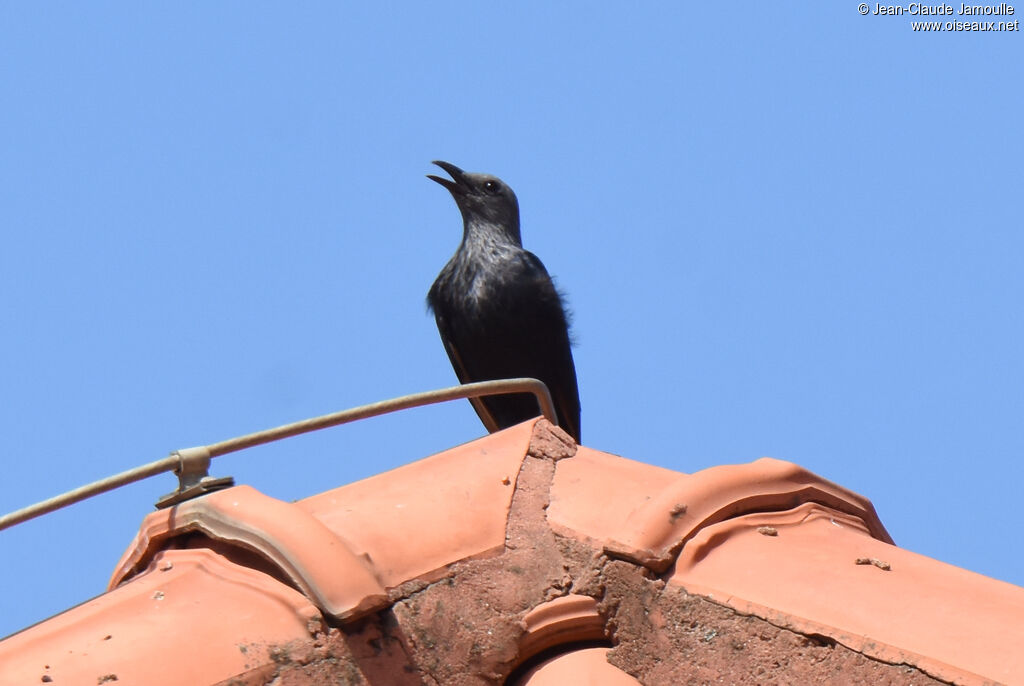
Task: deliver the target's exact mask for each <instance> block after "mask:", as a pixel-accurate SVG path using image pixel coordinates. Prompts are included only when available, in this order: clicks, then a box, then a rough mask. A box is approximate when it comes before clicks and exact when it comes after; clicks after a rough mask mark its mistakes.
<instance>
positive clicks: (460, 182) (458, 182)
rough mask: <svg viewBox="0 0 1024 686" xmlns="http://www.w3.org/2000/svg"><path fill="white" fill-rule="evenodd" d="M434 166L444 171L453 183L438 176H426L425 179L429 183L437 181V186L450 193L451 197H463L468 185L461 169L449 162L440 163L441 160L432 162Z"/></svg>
mask: <svg viewBox="0 0 1024 686" xmlns="http://www.w3.org/2000/svg"><path fill="white" fill-rule="evenodd" d="M434 164H436V165H437V166H439V167H441V169H444V170H445V171H446V172H448V174H450V175H451V177H452V178H453V179H454V181H449V180H448V179H445V178H442V177H440V176H434V175H433V174H427V178H428V179H430V180H431V181H437V182H438V183H439V184H441V185H442V186H444V187H445V188H447V189H448V190H449V192H451V194H452V195H465V194H466V191H467V190H468V184H467V183H466V174H465V172H463V171H462V170H461V169H459V168H458V167H456V166H455V165H454V164H452V163H451V162H442V161H441V160H434Z"/></svg>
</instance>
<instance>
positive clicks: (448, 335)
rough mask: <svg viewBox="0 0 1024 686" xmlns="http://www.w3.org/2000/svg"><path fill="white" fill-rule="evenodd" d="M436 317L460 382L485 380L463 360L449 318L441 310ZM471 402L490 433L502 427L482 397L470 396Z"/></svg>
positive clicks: (443, 341) (445, 346)
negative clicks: (473, 372)
mask: <svg viewBox="0 0 1024 686" xmlns="http://www.w3.org/2000/svg"><path fill="white" fill-rule="evenodd" d="M434 318H435V319H436V320H437V330H438V331H439V332H440V334H441V343H443V344H444V349H445V352H447V353H448V359H449V360H451V363H452V369H454V370H455V376H456V377H458V379H459V383H472V382H473V381H481V380H483V379H482V377H480V376H478V375H474V374H472V373H471V371H470V370H469V369H468V368H467V367H466V364H465V362H463V360H462V355H460V354H459V348H458V346H457V344H456V340H458V334H457V333H456V332H455V331H454V329H453V327H452V325H451V323H450V321H449V318H448V317H446V316H445V315H444V314H442V313H441V311H440V310H435V312H434ZM469 402H470V403H472V405H473V409H474V410H476V413H477V416H479V417H480V421H481V422H483V425H484V428H485V429H487V432H488V433H494V432H495V431H498V430H500V429H501V427H500V426H499V425H498V421H497V420H496V419H495V418H494V415H493V414H492V413H491V411H490V409H488V407H487V406H486V405H484V403H483V399H482V398H470V399H469Z"/></svg>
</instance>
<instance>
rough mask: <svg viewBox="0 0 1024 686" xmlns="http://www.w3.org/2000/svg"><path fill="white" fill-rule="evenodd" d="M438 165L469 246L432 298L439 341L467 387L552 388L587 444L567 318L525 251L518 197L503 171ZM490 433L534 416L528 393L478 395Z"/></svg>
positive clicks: (567, 422) (570, 428) (558, 408)
mask: <svg viewBox="0 0 1024 686" xmlns="http://www.w3.org/2000/svg"><path fill="white" fill-rule="evenodd" d="M434 164H436V165H437V166H438V167H440V168H441V169H443V170H444V171H446V172H448V175H449V176H451V180H449V179H446V178H444V177H440V176H434V175H433V174H428V175H427V178H429V179H431V180H432V181H436V182H437V183H439V184H441V185H442V186H444V187H445V188H447V189H448V191H449V192H450V193H451V194H452V197H453V198H454V199H455V204H456V205H457V206H458V208H459V211H460V212H461V213H462V221H463V229H462V242H461V243H459V247H458V249H457V250H456V251H455V254H454V255H453V256H452V258H451V259H450V260H449V261H448V263H447V264H446V265H445V266H444V268H443V269H442V270H441V273H440V274H438V276H437V279H436V280H435V281H434V283H433V285H432V286H431V287H430V291H429V292H428V294H427V307H428V308H429V309H430V310H431V311H432V312H433V313H434V318H435V320H436V321H437V330H438V332H439V333H440V334H441V342H442V343H443V344H444V348H445V350H446V351H447V352H448V358H449V359H450V360H451V363H452V367H454V369H455V375H456V376H457V377H458V378H459V381H460V382H461V383H471V382H474V381H490V380H493V379H509V378H516V377H532V378H535V379H540V380H541V381H543V382H544V384H545V385H547V387H548V390H549V391H550V392H551V398H552V401H553V403H554V406H555V414H556V419H557V423H558V425H559V426H560V427H561V428H562V429H564V430H565V431H566V432H567V433H568V434H569V435H570V436H572V437H573V439H574V440H575V441H576V443H577V444H578V443H579V442H580V396H579V388H578V384H577V381H576V365H575V363H574V362H573V357H572V341H571V338H570V332H569V316H568V315H567V313H566V308H565V304H564V302H563V298H562V295H561V293H559V291H558V289H557V288H556V287H555V284H554V282H553V281H552V279H551V276H550V275H549V274H548V271H547V269H545V268H544V264H543V263H542V262H541V261H540V259H538V258H537V256H536V255H534V254H533V253H531V252H529V251H528V250H524V249H523V241H522V236H521V233H520V227H519V201H518V199H517V198H516V194H515V193H514V192H513V191H512V189H511V188H510V187H509V186H508V184H506V183H505V182H503V181H502V180H501V179H499V178H498V177H496V176H492V175H490V174H476V173H469V172H464V171H463V170H461V169H459V168H458V167H456V166H455V165H454V164H451V163H450V162H443V161H440V160H435V161H434ZM470 402H472V404H473V408H474V409H475V410H476V413H477V414H478V415H479V416H480V420H481V421H482V422H483V424H484V426H485V427H486V428H487V430H488V431H490V432H494V431H498V430H500V429H504V428H507V427H509V426H513V425H515V424H518V423H520V422H524V421H526V420H528V419H532V418H533V417H536V416H537V414H538V411H537V403H536V400H535V399H534V398H533V397H532V396H530V395H525V394H515V395H500V396H487V397H481V398H471V399H470Z"/></svg>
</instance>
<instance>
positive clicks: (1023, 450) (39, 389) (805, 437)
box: [0, 1, 1024, 636]
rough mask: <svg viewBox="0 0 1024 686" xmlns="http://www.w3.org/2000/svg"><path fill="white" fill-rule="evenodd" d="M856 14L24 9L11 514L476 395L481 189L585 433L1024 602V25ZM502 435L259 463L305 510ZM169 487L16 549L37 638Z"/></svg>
mask: <svg viewBox="0 0 1024 686" xmlns="http://www.w3.org/2000/svg"><path fill="white" fill-rule="evenodd" d="M910 20H911V18H910V17H907V16H904V17H880V16H871V15H869V16H861V15H860V14H859V13H858V12H857V4H856V3H854V2H845V1H844V2H827V3H800V4H798V5H795V4H786V3H753V2H746V3H732V4H723V3H715V4H704V5H698V4H696V3H692V4H691V3H687V4H683V3H637V4H631V5H621V6H616V7H615V8H607V9H606V8H603V7H599V6H597V5H594V4H593V3H579V2H572V3H557V4H556V3H543V4H542V3H517V4H512V3H507V4H505V5H500V4H494V3H483V4H480V6H479V7H473V6H469V5H468V4H467V3H449V2H432V3H428V4H416V5H412V4H411V3H410V6H404V5H401V4H394V3H390V4H384V3H360V4H358V5H357V4H351V5H349V4H345V3H302V4H301V6H295V5H285V4H279V3H277V4H273V5H272V4H269V3H240V2H228V3H218V4H211V3H177V4H175V5H174V6H173V8H172V7H171V6H169V5H163V6H157V5H153V4H142V5H139V4H130V5H129V4H117V3H89V4H88V5H83V4H78V3H47V4H45V6H44V5H37V4H30V3H21V4H11V3H8V4H6V5H4V6H3V8H0V25H2V26H3V33H4V36H3V40H2V41H0V89H2V92H3V93H4V99H5V105H4V107H3V108H0V137H2V150H3V154H2V155H0V221H2V226H3V228H4V248H3V250H2V251H0V296H2V297H0V379H2V388H3V393H4V395H5V403H4V405H5V410H4V412H3V413H0V433H2V435H3V438H4V449H5V453H6V455H5V457H4V471H5V474H4V477H3V478H2V479H0V510H2V511H4V512H7V511H11V510H14V509H16V508H18V507H22V506H24V505H28V504H30V503H32V502H35V501H37V500H41V499H44V498H47V497H49V496H52V495H55V494H56V493H59V492H62V491H64V490H67V489H70V488H73V487H76V486H79V485H81V484H83V483H85V482H88V481H91V480H93V479H96V478H100V477H102V476H105V475H107V474H111V473H114V472H117V471H121V470H123V469H127V468H130V467H133V466H135V465H137V464H140V463H143V462H147V461H151V460H155V459H158V458H160V457H162V456H164V455H166V454H167V453H168V452H169V451H170V450H173V449H175V448H183V447H187V446H191V445H199V444H205V443H211V442H214V441H218V440H222V439H225V438H229V437H232V436H235V435H239V434H243V433H247V432H249V431H255V430H258V429H263V428H267V427H270V426H274V425H277V424H282V423H285V422H289V421H294V420H297V419H301V418H304V417H307V416H312V415H317V414H322V413H326V412H329V411H334V410H339V409H344V408H346V407H351V406H355V405H360V404H363V403H368V402H372V401H375V400H380V399H384V398H389V397H393V396H397V395H402V394H405V393H411V392H416V391H422V390H427V389H432V388H438V387H443V386H448V385H450V384H452V383H454V382H455V377H454V374H453V372H452V370H451V367H450V365H449V363H448V360H447V358H446V356H445V353H444V350H443V348H442V347H441V344H440V341H439V339H438V335H437V331H436V329H435V326H434V323H433V319H432V318H431V317H430V316H429V315H428V313H427V312H426V308H425V303H424V298H425V295H426V292H427V289H428V288H429V286H430V284H431V282H432V281H433V279H434V277H435V276H436V274H437V272H438V271H439V270H440V269H441V267H442V266H443V264H444V263H445V261H446V260H447V259H448V258H449V257H450V255H451V253H452V252H453V251H454V249H455V247H456V246H457V244H458V241H459V238H460V236H461V224H460V220H459V215H458V212H457V210H456V208H455V205H454V203H453V202H452V200H451V198H450V197H449V196H448V194H447V193H446V192H445V191H444V189H442V188H440V187H438V186H437V185H436V184H434V183H431V182H430V181H429V180H427V179H426V178H424V175H425V174H427V173H431V172H434V171H436V169H435V168H433V167H431V166H430V164H429V162H430V161H431V160H433V159H444V160H449V161H451V162H454V163H455V164H457V165H459V166H461V167H463V168H465V169H467V170H471V171H484V172H489V173H493V174H496V175H498V176H500V177H502V178H503V179H504V180H505V181H506V182H508V183H509V184H510V185H511V186H512V187H513V188H514V189H515V190H516V192H517V194H518V196H519V201H520V207H521V210H522V218H523V239H524V242H525V245H526V247H527V248H528V249H530V250H532V251H534V252H535V253H536V254H537V255H539V256H540V257H541V259H542V260H543V261H544V262H545V264H546V265H547V267H548V269H549V271H551V272H552V273H553V274H554V275H555V276H556V278H557V280H558V283H559V285H560V287H561V288H562V289H563V290H564V291H565V292H566V293H567V295H568V298H569V302H570V304H571V307H572V310H573V311H574V313H575V336H576V339H577V341H578V345H577V347H576V350H575V356H576V365H577V372H578V375H579V381H580V394H581V399H582V405H583V418H582V425H583V436H584V439H585V442H586V443H587V444H588V445H590V446H591V447H594V448H597V449H600V450H606V451H609V452H613V453H617V454H621V455H624V456H627V457H630V458H632V459H636V460H641V461H645V462H650V463H654V464H658V465H662V466H666V467H670V468H672V469H676V470H679V471H684V472H693V471H697V470H699V469H702V468H705V467H709V466H713V465H717V464H726V463H739V462H748V461H751V460H754V459H756V458H758V457H760V456H763V455H770V456H773V457H777V458H781V459H786V460H791V461H793V462H797V463H799V464H801V465H803V466H805V467H807V468H808V469H811V470H812V471H814V472H816V473H818V474H820V475H822V476H824V477H826V478H829V479H831V480H833V481H836V482H838V483H840V484H842V485H844V486H846V487H848V488H850V489H853V490H855V491H857V492H859V493H862V494H864V495H866V496H867V497H869V498H870V499H871V500H872V501H873V502H874V504H875V506H876V508H877V510H878V512H879V514H880V516H881V518H882V520H883V522H884V523H885V524H886V526H887V527H888V529H889V531H890V533H891V534H892V535H893V537H894V538H895V539H896V541H897V543H898V544H900V545H901V546H903V547H905V548H908V549H910V550H914V551H917V552H920V553H923V554H926V555H929V556H932V557H935V558H938V559H940V560H944V561H946V562H949V563H952V564H955V565H958V566H962V567H966V568H969V569H972V570H975V571H978V572H980V573H983V574H987V575H990V576H994V577H997V578H1000V579H1004V580H1006V581H1009V582H1012V583H1016V584H1024V571H1022V570H1024V566H1022V564H1021V562H1022V559H1021V556H1022V554H1021V552H1020V550H1019V547H1020V546H1019V545H1017V541H1018V540H1019V538H1020V536H1019V532H1020V531H1021V529H1022V528H1024V513H1022V511H1021V509H1020V507H1019V505H1018V503H1019V500H1020V484H1021V482H1022V478H1024V466H1022V457H1024V431H1022V423H1021V416H1022V410H1024V363H1022V361H1021V354H1020V353H1021V347H1022V346H1021V344H1022V339H1024V321H1022V316H1021V307H1020V300H1021V294H1022V293H1024V276H1022V270H1021V267H1020V263H1021V254H1022V252H1024V238H1022V229H1024V223H1022V221H1021V189H1022V180H1024V179H1022V171H1021V169H1022V165H1021V161H1022V152H1024V137H1022V136H1021V132H1020V128H1019V126H1020V121H1021V115H1022V105H1024V96H1022V91H1021V88H1020V84H1021V83H1022V82H1024V74H1022V72H1024V50H1022V43H1021V34H1020V33H1019V32H1017V33H933V34H922V33H915V32H913V31H912V30H911V26H910ZM482 433H483V428H482V426H481V425H480V424H479V422H478V420H477V418H476V416H475V414H474V413H473V412H472V409H471V408H470V406H469V404H468V403H465V402H459V403H453V404H448V405H444V406H439V407H433V408H426V409H420V410H413V411H409V412H405V413H402V414H400V415H396V416H390V417H385V418H378V419H373V420H368V421H365V422H362V423H360V424H358V425H352V426H347V427H342V428H337V429H333V430H330V431H327V432H323V433H320V434H318V435H315V436H307V437H302V438H297V439H293V440H291V441H287V442H284V443H280V444H276V445H273V446H266V447H261V448H257V449H254V450H250V451H247V452H245V453H240V454H236V455H232V456H227V457H224V458H221V459H219V460H217V461H216V462H215V463H214V468H213V472H214V473H215V474H217V475H225V474H231V475H233V476H234V477H235V478H236V479H237V480H238V481H239V482H242V483H247V484H251V485H253V486H254V487H256V488H258V489H260V490H262V491H264V492H266V493H268V494H270V495H273V496H276V497H278V498H281V499H285V500H289V499H295V498H300V497H304V496H306V495H310V494H313V493H316V492H319V491H322V490H325V489H328V488H331V487H334V486H337V485H341V484H344V483H348V482H350V481H353V480H357V479H360V478H364V477H366V476H369V475H372V474H375V473H377V472H380V471H383V470H386V469H390V468H392V467H395V466H398V465H400V464H404V463H407V462H411V461H413V460H416V459H418V458H421V457H424V456H427V455H429V454H432V453H434V452H437V451H440V450H443V449H445V448H448V447H451V446H454V445H457V444H460V443H463V442H465V441H468V440H471V439H473V438H475V437H477V436H479V435H481V434H482ZM173 486H174V479H173V477H171V476H169V475H165V476H162V477H157V478H154V479H150V480H148V481H145V482H142V483H140V484H135V485H133V486H131V487H127V488H124V489H121V490H119V491H117V492H115V493H112V494H109V495H106V496H101V497H99V498H96V499H93V500H91V501H89V502H87V503H84V504H81V505H77V506H75V507H73V508H71V509H69V510H65V511H63V512H60V513H57V514H53V515H50V516H47V517H44V518H42V519H40V520H37V521H34V522H32V523H28V524H24V525H21V526H19V527H16V528H14V529H11V530H7V531H4V532H0V555H2V559H3V562H4V564H3V565H0V582H2V583H0V586H2V588H4V589H6V590H5V592H4V593H3V594H0V636H2V635H5V634H7V633H10V632H12V631H15V630H17V629H19V628H21V627H23V626H26V625H28V624H30V623H31V622H34V621H37V620H39V619H42V618H44V617H46V616H49V615H50V614H53V613H55V612H58V611H60V610H62V609H64V608H66V607H69V606H71V605H73V604H76V603H78V602H80V601H82V600H85V599H87V598H89V597H91V596H93V595H95V594H98V593H100V592H101V591H102V590H103V588H104V586H105V583H106V581H107V578H108V577H109V575H110V573H111V571H112V570H113V567H114V564H115V563H116V561H117V559H118V557H119V556H120V554H121V552H122V551H123V550H124V548H125V547H126V546H127V545H128V543H129V542H130V540H131V538H132V536H133V535H134V532H135V531H136V529H137V527H138V525H139V522H140V521H141V519H142V517H143V516H144V515H145V514H146V513H147V512H149V511H150V509H151V508H152V503H153V502H154V501H155V500H156V499H157V498H158V497H159V496H160V495H162V494H164V493H166V492H168V491H170V490H171V489H172V488H173Z"/></svg>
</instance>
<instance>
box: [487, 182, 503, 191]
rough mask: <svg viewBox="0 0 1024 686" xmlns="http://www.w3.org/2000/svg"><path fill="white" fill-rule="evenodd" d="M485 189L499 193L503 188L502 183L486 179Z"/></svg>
mask: <svg viewBox="0 0 1024 686" xmlns="http://www.w3.org/2000/svg"><path fill="white" fill-rule="evenodd" d="M484 190H485V191H487V192H488V193H497V192H498V191H500V190H501V184H500V183H498V182H497V181H484Z"/></svg>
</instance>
